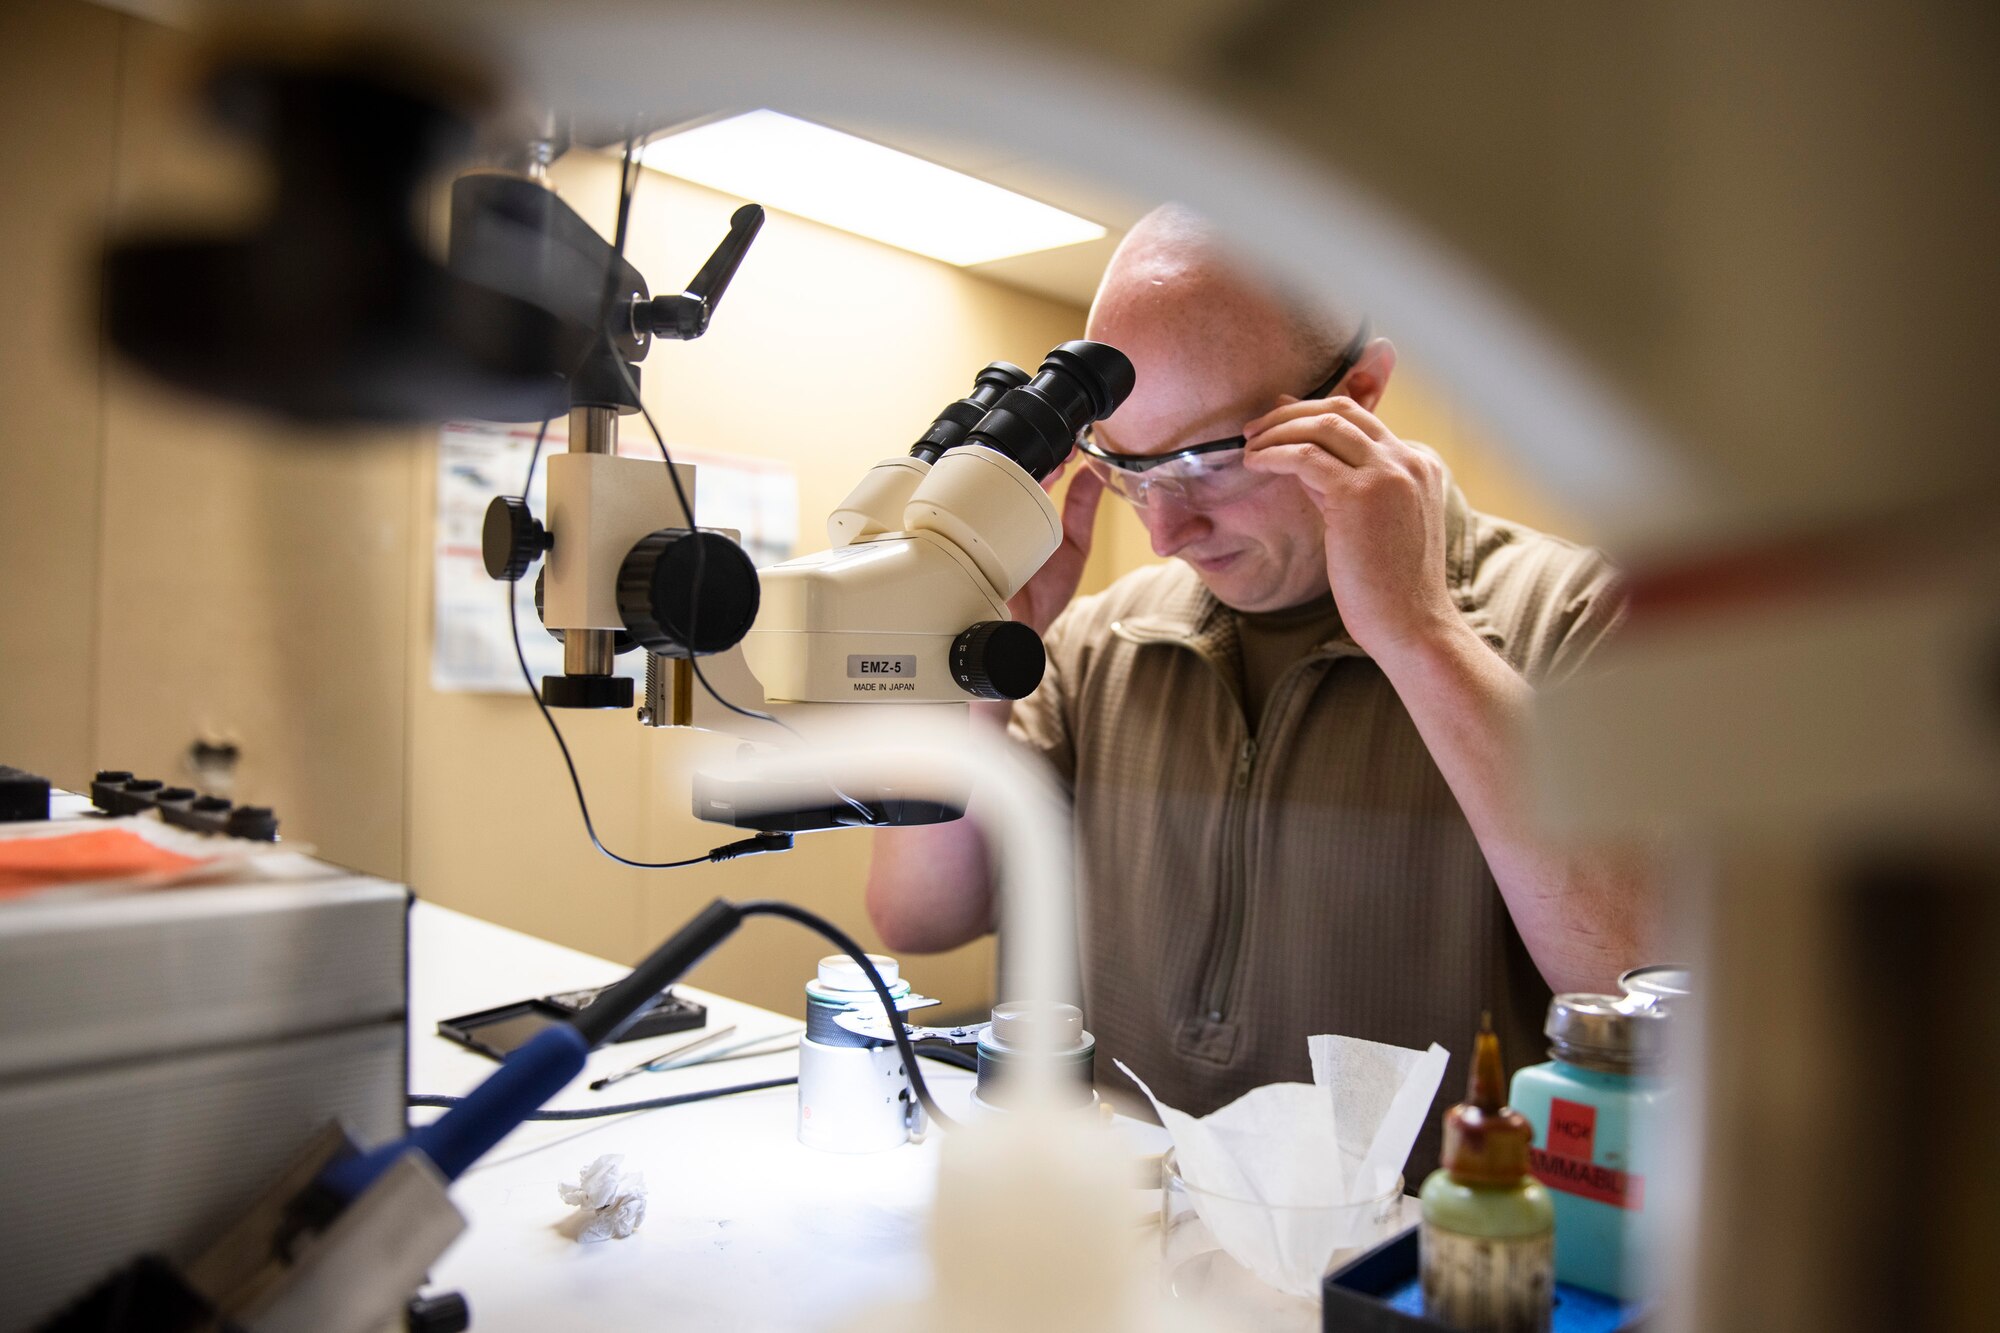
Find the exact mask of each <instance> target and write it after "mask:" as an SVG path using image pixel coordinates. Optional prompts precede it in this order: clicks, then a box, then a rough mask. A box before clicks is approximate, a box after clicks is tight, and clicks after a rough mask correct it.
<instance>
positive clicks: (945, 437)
mask: <svg viewBox="0 0 2000 1333" xmlns="http://www.w3.org/2000/svg"><path fill="white" fill-rule="evenodd" d="M1027 382H1028V372H1027V371H1025V370H1023V369H1021V368H1020V367H1019V366H1017V365H1014V364H1013V363H1012V362H1009V361H995V362H994V363H993V364H991V365H989V366H988V367H986V369H984V370H982V371H980V372H979V374H978V375H977V376H976V377H975V378H974V379H973V382H972V392H971V393H969V394H967V395H966V396H965V397H963V398H961V399H959V400H958V401H957V402H955V403H953V404H952V405H951V406H950V407H947V408H946V409H945V410H944V411H942V412H940V413H938V414H937V420H935V421H933V422H931V424H930V429H929V430H926V431H925V432H924V433H923V434H922V435H920V436H918V437H917V442H916V443H915V444H913V445H911V446H910V457H912V458H921V459H922V460H923V461H924V462H926V463H935V462H937V461H938V459H939V457H941V456H942V455H943V453H944V451H945V450H947V449H950V448H953V447H954V446H956V445H961V444H964V443H965V437H966V434H967V433H968V432H970V431H971V429H972V428H973V427H974V426H976V425H978V424H979V422H980V419H981V418H983V417H984V416H985V415H986V414H987V413H988V412H989V411H991V410H992V408H993V405H994V404H995V403H997V402H999V401H1000V397H1001V395H1002V394H1004V393H1006V392H1007V390H1009V389H1016V388H1019V387H1020V386H1021V385H1023V384H1026V383H1027Z"/></svg>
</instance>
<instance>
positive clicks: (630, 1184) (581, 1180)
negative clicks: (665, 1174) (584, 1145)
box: [556, 1153, 646, 1241]
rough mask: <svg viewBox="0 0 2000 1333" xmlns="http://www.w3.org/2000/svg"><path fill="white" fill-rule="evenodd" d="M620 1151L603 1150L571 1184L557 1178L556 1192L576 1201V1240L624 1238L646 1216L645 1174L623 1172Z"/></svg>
mask: <svg viewBox="0 0 2000 1333" xmlns="http://www.w3.org/2000/svg"><path fill="white" fill-rule="evenodd" d="M624 1165H625V1156H624V1154H623V1153H606V1154H604V1156H602V1157H600V1158H598V1159H597V1160H596V1161H594V1162H592V1163H591V1164H590V1165H589V1166H586V1167H585V1168H583V1170H582V1171H581V1172H580V1173H578V1177H577V1182H576V1184H574V1185H571V1184H568V1183H565V1182H558V1183H557V1185H556V1194H557V1196H558V1197H560V1198H561V1199H562V1201H563V1202H564V1203H568V1204H574V1205H576V1208H577V1212H576V1213H575V1214H574V1215H573V1216H572V1219H571V1225H572V1226H574V1227H575V1234H576V1238H577V1239H578V1240H579V1241H593V1240H623V1239H624V1238H625V1237H627V1236H629V1235H631V1234H632V1233H633V1232H634V1231H637V1230H638V1229H639V1223H641V1222H643V1221H644V1220H645V1218H646V1177H645V1175H644V1174H643V1173H641V1172H638V1171H634V1172H633V1173H632V1174H630V1175H626V1174H625V1172H624Z"/></svg>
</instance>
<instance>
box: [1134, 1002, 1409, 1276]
mask: <svg viewBox="0 0 2000 1333" xmlns="http://www.w3.org/2000/svg"><path fill="white" fill-rule="evenodd" d="M1307 1045H1308V1051H1309V1053H1310V1054H1311V1056H1312V1062H1313V1080H1314V1081H1313V1083H1312V1084H1310V1085H1308V1084H1304V1083H1267V1084H1265V1085H1264V1086H1263V1087H1261V1088H1252V1089H1251V1090H1250V1091H1249V1092H1246V1093H1244V1094H1243V1095H1242V1096H1241V1097H1238V1098H1237V1099H1236V1100H1235V1101H1233V1102H1231V1103H1229V1104H1228V1105H1227V1106H1225V1107H1223V1108H1222V1109H1220V1110H1218V1111H1216V1112H1214V1113H1213V1114H1210V1115H1207V1116H1201V1117H1196V1116H1191V1115H1189V1114H1187V1113H1186V1112H1184V1111H1177V1110H1175V1109H1174V1108H1173V1107H1171V1106H1168V1105H1166V1104H1165V1103H1163V1102H1162V1101H1160V1099H1159V1098H1157V1097H1155V1096H1153V1092H1152V1089H1150V1088H1148V1087H1147V1086H1146V1084H1145V1082H1144V1080H1142V1079H1141V1078H1140V1077H1139V1076H1138V1075H1137V1074H1134V1073H1133V1072H1132V1071H1131V1069H1129V1068H1127V1067H1126V1066H1125V1064H1124V1063H1122V1062H1120V1063H1119V1065H1118V1067H1119V1068H1120V1069H1121V1070H1124V1072H1125V1075H1126V1077H1128V1078H1130V1079H1131V1080H1132V1081H1133V1082H1134V1083H1136V1084H1138V1086H1139V1090H1140V1091H1141V1092H1144V1093H1145V1094H1146V1097H1147V1100H1149V1101H1151V1102H1152V1104H1153V1109H1154V1110H1155V1111H1157V1112H1158V1113H1159V1116H1160V1123H1161V1124H1162V1125H1164V1126H1165V1127H1166V1130H1167V1133H1168V1135H1169V1136H1171V1137H1172V1139H1173V1141H1174V1160H1175V1162H1176V1163H1177V1164H1178V1166H1179V1168H1180V1174H1181V1178H1182V1179H1183V1180H1185V1181H1186V1182H1187V1183H1188V1184H1189V1185H1190V1186H1192V1187H1193V1191H1194V1192H1193V1193H1192V1194H1191V1198H1192V1199H1193V1202H1194V1205H1195V1208H1196V1211H1197V1212H1199V1213H1200V1215H1201V1220H1202V1222H1203V1224H1204V1225H1206V1226H1207V1227H1208V1230H1209V1233H1210V1234H1211V1235H1213V1236H1214V1237H1215V1240H1216V1243H1217V1244H1219V1245H1221V1246H1222V1248H1223V1249H1224V1250H1226V1251H1227V1252H1228V1253H1229V1256H1230V1257H1231V1258H1232V1259H1234V1260H1236V1262H1238V1263H1240V1264H1242V1265H1243V1266H1244V1267H1245V1268H1248V1269H1249V1270H1250V1271H1251V1272H1253V1273H1255V1274H1256V1275H1257V1276H1258V1278H1260V1279H1261V1280H1262V1281H1264V1282H1266V1283H1269V1284H1270V1285H1271V1286H1273V1287H1276V1288H1278V1289H1279V1290H1281V1291H1288V1292H1291V1293H1292V1294H1293V1295H1296V1296H1302V1297H1307V1298H1311V1297H1316V1296H1317V1295H1318V1294H1319V1282H1320V1277H1321V1275H1322V1274H1323V1273H1324V1272H1325V1271H1326V1265H1327V1262H1328V1260H1329V1259H1331V1258H1332V1256H1333V1254H1334V1252H1335V1251H1337V1250H1343V1249H1350V1248H1354V1247H1357V1246H1360V1245H1363V1244H1367V1243H1371V1242H1373V1241H1374V1240H1375V1239H1376V1237H1374V1236H1373V1235H1372V1234H1369V1232H1368V1225H1369V1223H1368V1218H1367V1216H1366V1212H1367V1210H1365V1209H1357V1210H1354V1211H1352V1212H1343V1211H1339V1206H1340V1205H1342V1204H1345V1203H1347V1202H1348V1201H1349V1200H1350V1199H1351V1200H1356V1201H1365V1200H1368V1199H1372V1198H1376V1197H1378V1196H1380V1195H1381V1194H1383V1193H1385V1192H1387V1190H1388V1188H1389V1186H1390V1184H1391V1183H1392V1182H1393V1181H1394V1180H1395V1177H1396V1173H1397V1172H1399V1171H1401V1170H1402V1168H1403V1163H1404V1162H1405V1161H1406V1160H1408V1158H1409V1155H1410V1149H1411V1147H1412V1146H1413V1145H1414V1144H1415V1143H1416V1139H1417V1133H1418V1131H1420V1130H1421V1129H1422V1128H1423V1124H1424V1120H1425V1118H1426V1117H1427V1116H1428V1115H1429V1113H1430V1104H1431V1102H1432V1100H1433V1099H1434V1098H1435V1097H1436V1095H1437V1088H1438V1083H1439V1082H1440V1081H1441V1080H1442V1079H1443V1077H1444V1064H1445V1060H1446V1059H1447V1058H1448V1057H1447V1053H1446V1052H1445V1049H1444V1048H1443V1047H1442V1046H1439V1045H1437V1044H1436V1043H1435V1042H1434V1043H1432V1045H1431V1048H1430V1049H1429V1050H1428V1051H1412V1050H1406V1049H1405V1048H1403V1047H1400V1046H1387V1045H1384V1044H1383V1043H1381V1042H1373V1041H1362V1040H1360V1039H1358V1038H1353V1037H1336V1036H1327V1037H1313V1038H1311V1039H1310V1040H1309V1042H1308V1044H1307Z"/></svg>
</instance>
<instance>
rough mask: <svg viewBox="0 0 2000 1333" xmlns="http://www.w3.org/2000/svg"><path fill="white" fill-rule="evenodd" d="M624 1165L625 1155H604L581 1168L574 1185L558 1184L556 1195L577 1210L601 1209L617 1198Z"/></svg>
mask: <svg viewBox="0 0 2000 1333" xmlns="http://www.w3.org/2000/svg"><path fill="white" fill-rule="evenodd" d="M624 1165H625V1154H623V1153H615V1152H613V1153H606V1154H604V1156H602V1157H600V1158H598V1159H597V1160H596V1161H594V1162H592V1163H591V1164H590V1165H589V1166H586V1167H585V1168H583V1170H582V1171H581V1172H580V1173H579V1174H578V1177H577V1183H576V1184H574V1185H566V1184H558V1185H557V1186H556V1193H557V1194H558V1195H560V1196H561V1198H562V1201H563V1202H564V1203H573V1204H575V1205H576V1206H577V1207H579V1208H602V1207H603V1206H604V1205H605V1204H607V1203H610V1202H611V1200H612V1199H613V1198H615V1197H617V1194H618V1182H619V1177H620V1175H621V1170H620V1169H621V1168H622V1167H623V1166H624Z"/></svg>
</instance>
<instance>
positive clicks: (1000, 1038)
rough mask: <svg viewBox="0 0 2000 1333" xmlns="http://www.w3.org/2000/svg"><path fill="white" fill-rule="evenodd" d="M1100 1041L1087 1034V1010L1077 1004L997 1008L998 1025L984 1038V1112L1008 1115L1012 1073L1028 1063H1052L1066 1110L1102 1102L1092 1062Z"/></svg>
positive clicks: (981, 1044) (981, 1068)
mask: <svg viewBox="0 0 2000 1333" xmlns="http://www.w3.org/2000/svg"><path fill="white" fill-rule="evenodd" d="M1096 1054H1097V1039H1096V1038H1095V1037H1092V1036H1091V1035H1090V1034H1089V1033H1088V1032H1085V1031H1084V1030H1083V1010H1081V1009H1079V1008H1077V1007H1076V1006H1075V1005H1073V1004H1060V1003H1047V1004H1029V1003H1024V1002H1020V1001H1008V1002H1005V1003H1002V1004H996V1005H994V1006H993V1021H992V1022H991V1023H989V1024H987V1025H986V1027H985V1028H984V1029H982V1030H981V1032H980V1034H979V1087H978V1090H977V1091H976V1092H975V1093H974V1094H973V1095H974V1097H975V1098H976V1099H977V1101H978V1104H979V1105H980V1106H982V1107H985V1108H989V1109H994V1110H1005V1109H1007V1107H1008V1105H1009V1101H1010V1094H1011V1093H1012V1091H1013V1087H1012V1071H1013V1070H1015V1069H1016V1068H1017V1067H1018V1065H1019V1063H1020V1061H1021V1060H1023V1059H1045V1060H1053V1061H1054V1062H1055V1065H1056V1070H1055V1094H1056V1100H1057V1103H1058V1104H1059V1105H1062V1106H1089V1105H1091V1104H1092V1103H1094V1102H1095V1101H1096V1100H1097V1092H1096V1089H1095V1088H1094V1087H1092V1085H1091V1081H1090V1068H1091V1060H1092V1058H1093V1057H1094V1056H1095V1055H1096Z"/></svg>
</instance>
